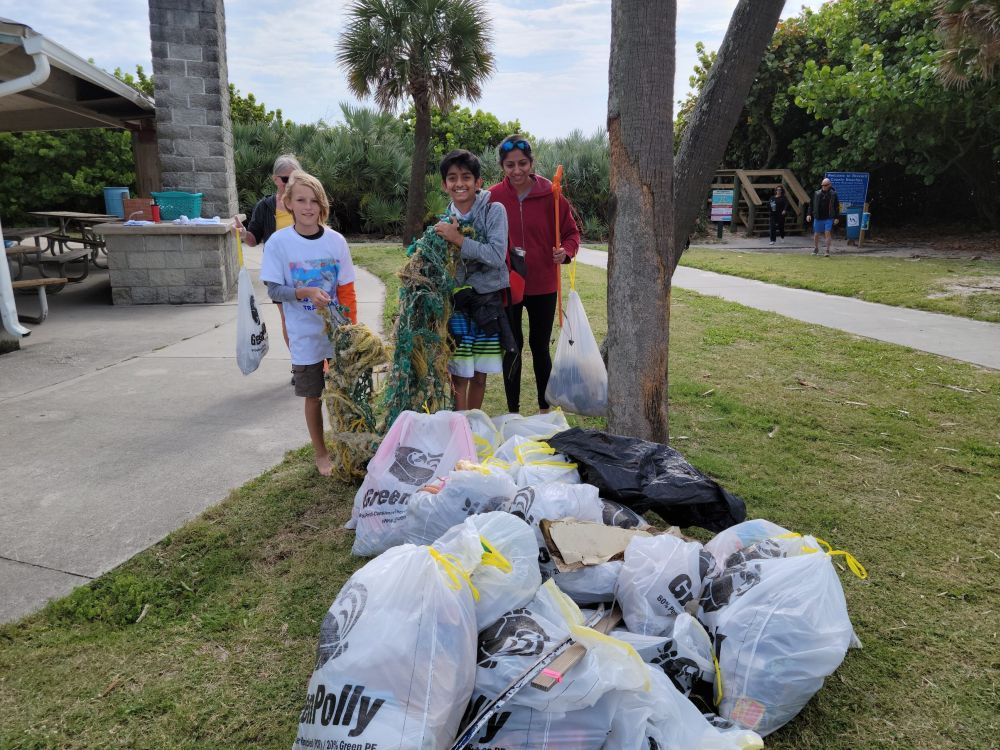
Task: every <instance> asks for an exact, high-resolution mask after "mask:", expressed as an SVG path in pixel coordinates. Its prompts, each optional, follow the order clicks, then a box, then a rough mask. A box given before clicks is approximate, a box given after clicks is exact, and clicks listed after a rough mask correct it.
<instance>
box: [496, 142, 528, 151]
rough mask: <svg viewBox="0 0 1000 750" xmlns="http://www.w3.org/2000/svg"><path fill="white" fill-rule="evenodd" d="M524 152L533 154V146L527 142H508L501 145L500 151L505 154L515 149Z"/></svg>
mask: <svg viewBox="0 0 1000 750" xmlns="http://www.w3.org/2000/svg"><path fill="white" fill-rule="evenodd" d="M515 148H516V149H518V150H519V151H522V152H524V153H525V154H530V153H531V145H530V144H529V143H528V142H527V141H507V142H505V143H502V144H500V150H501V151H503V152H504V153H507V152H509V151H513V150H514V149H515Z"/></svg>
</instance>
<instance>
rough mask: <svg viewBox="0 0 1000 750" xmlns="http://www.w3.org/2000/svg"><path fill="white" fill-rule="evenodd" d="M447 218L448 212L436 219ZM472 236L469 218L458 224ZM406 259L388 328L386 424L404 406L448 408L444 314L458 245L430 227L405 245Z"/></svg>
mask: <svg viewBox="0 0 1000 750" xmlns="http://www.w3.org/2000/svg"><path fill="white" fill-rule="evenodd" d="M441 220H442V221H448V217H447V216H443V217H441ZM459 228H460V231H461V232H462V234H464V235H465V236H466V237H472V238H475V230H474V229H473V228H472V225H471V224H470V223H468V222H462V221H460V222H459ZM406 254H407V255H408V256H409V257H410V260H409V261H408V262H407V264H406V265H405V266H403V268H402V269H401V270H400V271H399V278H400V279H401V280H402V282H403V285H402V287H401V288H400V290H399V315H398V317H397V318H396V323H395V325H394V326H393V331H392V338H393V341H394V342H395V348H394V349H393V358H392V369H391V372H390V374H389V382H388V385H387V386H386V392H385V406H386V412H387V414H386V425H391V424H392V423H393V422H394V421H395V419H396V417H397V416H399V414H400V412H403V411H405V410H407V409H412V410H413V411H427V412H430V413H433V412H436V411H438V410H440V409H448V408H450V406H451V400H452V396H451V381H450V378H449V377H448V359H449V358H450V356H451V348H450V346H449V343H448V318H449V317H450V316H451V293H452V289H453V288H454V286H455V265H456V263H457V261H458V256H459V249H458V247H457V246H456V245H452V244H450V243H448V242H447V241H446V240H444V239H442V238H441V237H438V235H437V234H436V233H435V231H434V225H433V224H432V225H430V226H428V227H427V229H426V230H425V231H424V234H423V236H422V237H420V238H419V239H417V240H416V241H415V242H414V243H413V244H412V245H410V246H409V247H408V248H407V249H406Z"/></svg>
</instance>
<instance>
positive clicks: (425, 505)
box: [403, 465, 517, 544]
mask: <svg viewBox="0 0 1000 750" xmlns="http://www.w3.org/2000/svg"><path fill="white" fill-rule="evenodd" d="M435 484H437V485H439V488H437V491H436V492H433V491H427V490H419V491H417V492H415V493H414V494H413V495H412V496H411V497H410V500H409V502H408V503H407V504H406V518H405V520H404V521H403V539H404V541H407V542H409V543H411V544H430V543H431V542H433V541H435V540H436V539H437V538H438V537H440V536H441V535H442V534H444V533H445V532H446V531H448V529H450V528H451V527H452V526H455V525H456V524H460V523H462V522H463V521H464V520H465V519H466V518H468V517H469V516H472V515H475V514H477V513H487V512H489V511H492V510H499V509H500V508H501V507H502V506H503V505H504V504H505V503H507V502H510V500H512V499H513V497H514V495H515V494H516V493H517V485H515V484H514V481H513V480H512V479H511V478H510V477H509V476H508V475H507V474H505V473H503V472H494V471H490V470H489V469H486V468H483V467H480V466H474V465H470V468H468V469H463V470H459V469H455V470H454V471H452V472H451V473H450V474H448V475H447V476H446V477H444V478H442V479H439V480H437V482H436V483H435Z"/></svg>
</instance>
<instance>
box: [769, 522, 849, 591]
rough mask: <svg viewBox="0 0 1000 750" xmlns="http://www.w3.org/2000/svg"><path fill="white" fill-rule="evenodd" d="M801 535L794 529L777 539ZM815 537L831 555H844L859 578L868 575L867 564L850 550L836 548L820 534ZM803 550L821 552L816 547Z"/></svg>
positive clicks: (795, 537) (797, 537)
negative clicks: (863, 563) (820, 536)
mask: <svg viewBox="0 0 1000 750" xmlns="http://www.w3.org/2000/svg"><path fill="white" fill-rule="evenodd" d="M801 537H802V534H797V533H795V532H794V531H792V532H789V533H788V534H781V535H780V536H777V537H775V539H799V538H801ZM813 539H815V540H816V541H817V542H819V543H820V545H821V546H822V547H823V551H824V552H825V553H826V554H828V555H830V557H833V556H834V555H838V556H843V558H844V562H846V563H847V567H848V569H849V570H850V571H851V572H852V573H853V574H854V575H856V576H857V577H858V578H859V579H861V580H862V581H863V580H865V579H866V578H867V577H868V571H867V570H865V566H864V565H862V564H861V563H860V562H859V561H858V558H856V557H855V556H854V555H852V554H851V553H850V552H848V551H847V550H842V549H834V548H833V546H832V545H831V544H830V543H829V542H828V541H826V540H825V539H820V538H819V537H818V536H814V537H813ZM802 551H803V552H807V553H813V552H819V550H818V549H816V548H815V547H803V548H802Z"/></svg>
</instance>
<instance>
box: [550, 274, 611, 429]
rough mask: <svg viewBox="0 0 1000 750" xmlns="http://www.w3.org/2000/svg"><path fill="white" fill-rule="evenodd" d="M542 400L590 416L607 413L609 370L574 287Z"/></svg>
mask: <svg viewBox="0 0 1000 750" xmlns="http://www.w3.org/2000/svg"><path fill="white" fill-rule="evenodd" d="M545 400H546V401H548V402H549V403H550V404H552V405H553V406H561V407H562V408H563V409H565V410H566V411H569V412H573V413H574V414H585V415H587V416H589V417H603V416H605V415H606V414H607V412H608V371H607V368H605V366H604V360H603V359H602V358H601V349H600V347H599V346H598V345H597V340H596V339H595V338H594V333H593V331H591V330H590V322H589V321H588V320H587V313H586V312H585V311H584V309H583V302H582V301H581V300H580V295H579V294H577V292H576V290H575V289H571V290H570V293H569V298H568V300H567V302H566V313H565V314H564V315H563V324H562V330H561V331H560V332H559V343H558V344H557V345H556V356H555V359H553V360H552V374H551V375H549V384H548V387H546V389H545Z"/></svg>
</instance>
